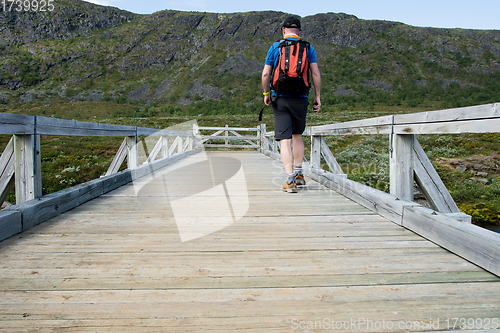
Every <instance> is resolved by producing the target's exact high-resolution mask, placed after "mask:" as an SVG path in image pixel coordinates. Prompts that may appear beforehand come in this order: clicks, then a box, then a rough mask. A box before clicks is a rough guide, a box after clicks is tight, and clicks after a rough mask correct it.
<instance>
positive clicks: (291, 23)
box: [283, 16, 300, 29]
mask: <svg viewBox="0 0 500 333" xmlns="http://www.w3.org/2000/svg"><path fill="white" fill-rule="evenodd" d="M283 28H295V29H300V20H299V18H298V17H297V16H288V17H287V18H286V19H285V22H283Z"/></svg>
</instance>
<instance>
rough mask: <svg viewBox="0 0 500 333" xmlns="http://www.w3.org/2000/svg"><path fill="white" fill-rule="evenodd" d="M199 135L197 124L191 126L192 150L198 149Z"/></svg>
mask: <svg viewBox="0 0 500 333" xmlns="http://www.w3.org/2000/svg"><path fill="white" fill-rule="evenodd" d="M199 134H200V128H199V126H198V124H193V148H198V135H199Z"/></svg>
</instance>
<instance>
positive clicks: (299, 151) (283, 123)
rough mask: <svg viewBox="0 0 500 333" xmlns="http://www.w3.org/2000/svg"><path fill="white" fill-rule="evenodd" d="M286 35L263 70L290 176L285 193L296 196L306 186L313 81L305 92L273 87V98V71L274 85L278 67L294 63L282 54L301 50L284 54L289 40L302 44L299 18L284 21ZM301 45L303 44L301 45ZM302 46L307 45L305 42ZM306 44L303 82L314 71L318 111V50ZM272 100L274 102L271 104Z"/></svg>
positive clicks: (266, 94)
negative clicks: (304, 170)
mask: <svg viewBox="0 0 500 333" xmlns="http://www.w3.org/2000/svg"><path fill="white" fill-rule="evenodd" d="M282 32H283V40H281V41H277V42H275V43H274V44H273V45H272V46H271V48H270V49H269V51H268V53H267V58H266V62H265V65H264V70H263V71H262V89H263V92H264V103H265V104H266V105H269V104H272V107H273V113H274V132H275V138H276V140H277V141H280V143H281V160H282V162H283V165H284V167H285V171H286V173H287V180H286V184H285V186H283V191H286V192H289V193H296V192H297V185H305V180H304V175H303V174H302V160H303V158H304V142H303V141H302V133H303V132H304V130H305V128H306V114H307V106H308V104H309V102H308V93H309V82H305V84H306V89H305V90H297V89H295V90H293V89H292V90H289V89H288V91H287V92H280V89H281V88H278V89H276V88H275V87H273V92H272V96H271V92H270V82H271V74H272V73H273V70H274V75H273V83H276V81H277V77H276V75H278V74H277V73H278V70H277V68H278V67H283V68H284V66H288V63H289V62H290V61H289V58H288V60H287V61H285V62H283V60H282V62H280V57H281V58H283V55H282V53H287V56H288V57H290V54H293V55H294V56H295V52H297V50H299V49H300V48H299V46H298V45H297V46H296V48H294V49H293V51H292V52H290V51H286V52H282V51H281V50H282V48H283V45H285V44H286V41H290V42H288V43H289V44H294V43H295V42H293V41H300V33H301V32H302V30H301V24H300V19H299V18H298V17H296V16H289V17H287V18H286V19H285V21H284V22H283V26H282ZM282 42H285V43H282ZM297 43H299V44H300V42H297ZM301 44H302V45H304V43H301ZM305 45H306V46H305V48H306V50H307V51H306V52H307V61H305V62H306V73H305V76H304V77H303V81H308V73H307V71H308V68H310V70H311V74H312V83H313V86H314V93H315V97H314V105H313V110H314V111H315V112H318V111H319V109H320V108H321V99H320V98H321V74H320V72H319V68H318V60H317V57H316V52H315V50H314V48H313V47H312V46H310V45H309V43H305ZM299 62H300V65H302V61H301V60H299ZM283 64H285V65H283ZM300 65H299V66H300ZM307 65H308V66H307ZM275 90H278V91H275ZM285 90H287V89H285ZM291 91H292V92H291ZM272 100H273V102H272V103H271V101H272ZM292 142H293V150H292ZM294 161H295V165H294Z"/></svg>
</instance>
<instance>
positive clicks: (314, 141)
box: [311, 135, 321, 169]
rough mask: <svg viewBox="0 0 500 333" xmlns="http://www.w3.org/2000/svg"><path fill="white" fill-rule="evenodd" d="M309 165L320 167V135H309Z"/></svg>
mask: <svg viewBox="0 0 500 333" xmlns="http://www.w3.org/2000/svg"><path fill="white" fill-rule="evenodd" d="M311 167H313V168H318V169H321V136H316V135H313V136H311Z"/></svg>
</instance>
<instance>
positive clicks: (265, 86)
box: [262, 65, 273, 105]
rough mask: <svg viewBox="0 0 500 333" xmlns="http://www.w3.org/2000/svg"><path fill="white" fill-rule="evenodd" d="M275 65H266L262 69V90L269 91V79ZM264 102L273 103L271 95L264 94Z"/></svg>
mask: <svg viewBox="0 0 500 333" xmlns="http://www.w3.org/2000/svg"><path fill="white" fill-rule="evenodd" d="M272 69H273V67H272V66H269V65H264V70H263V71H262V91H263V92H269V80H270V79H271V71H272ZM264 104H266V105H269V104H271V95H267V96H264Z"/></svg>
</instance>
